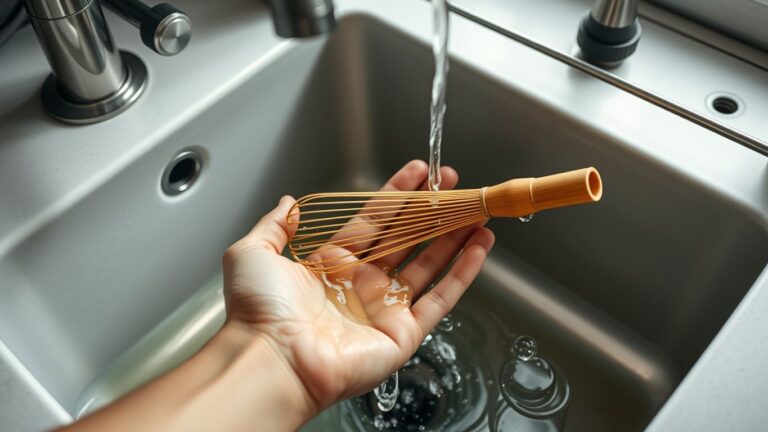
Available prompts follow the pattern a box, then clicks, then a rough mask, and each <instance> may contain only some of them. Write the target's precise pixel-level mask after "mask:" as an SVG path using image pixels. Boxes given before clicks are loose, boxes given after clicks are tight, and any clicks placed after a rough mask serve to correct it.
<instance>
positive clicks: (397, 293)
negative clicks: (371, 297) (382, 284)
mask: <svg viewBox="0 0 768 432" xmlns="http://www.w3.org/2000/svg"><path fill="white" fill-rule="evenodd" d="M410 292H411V287H410V286H408V285H407V284H405V283H404V282H403V281H402V280H401V279H400V278H397V277H396V278H393V279H392V283H390V285H389V287H387V290H386V291H385V292H384V306H387V307H389V306H392V305H395V304H398V303H399V304H404V305H407V304H408V302H409V301H410V300H409V297H408V294H410Z"/></svg>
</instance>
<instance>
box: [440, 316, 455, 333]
mask: <svg viewBox="0 0 768 432" xmlns="http://www.w3.org/2000/svg"><path fill="white" fill-rule="evenodd" d="M437 328H438V329H439V330H440V331H442V332H445V333H448V332H450V331H453V318H452V317H451V316H450V315H446V316H444V317H443V319H441V320H440V323H438V324H437Z"/></svg>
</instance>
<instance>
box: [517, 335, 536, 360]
mask: <svg viewBox="0 0 768 432" xmlns="http://www.w3.org/2000/svg"><path fill="white" fill-rule="evenodd" d="M512 352H513V353H514V354H515V355H517V358H519V359H520V360H522V361H529V360H531V359H533V358H535V357H536V355H537V354H538V353H539V345H538V343H536V339H534V338H533V337H532V336H527V335H522V336H518V337H517V338H516V339H515V341H514V342H513V343H512Z"/></svg>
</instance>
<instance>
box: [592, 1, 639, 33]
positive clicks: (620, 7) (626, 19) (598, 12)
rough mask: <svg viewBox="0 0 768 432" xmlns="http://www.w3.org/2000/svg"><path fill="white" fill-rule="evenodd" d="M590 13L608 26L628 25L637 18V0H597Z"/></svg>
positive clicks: (619, 26)
mask: <svg viewBox="0 0 768 432" xmlns="http://www.w3.org/2000/svg"><path fill="white" fill-rule="evenodd" d="M590 13H591V14H592V18H594V19H595V21H597V22H598V23H600V24H602V25H604V26H606V27H611V28H622V27H627V26H628V25H630V24H632V23H633V22H635V19H637V0H595V3H594V4H593V5H592V9H591V12H590Z"/></svg>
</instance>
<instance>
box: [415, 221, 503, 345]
mask: <svg viewBox="0 0 768 432" xmlns="http://www.w3.org/2000/svg"><path fill="white" fill-rule="evenodd" d="M476 233H477V234H476V235H477V237H474V236H475V234H473V236H472V237H470V239H473V238H474V239H473V241H474V243H473V244H472V245H471V246H468V247H466V248H465V249H464V251H463V252H462V253H461V255H460V256H459V258H458V259H457V260H456V262H455V263H454V264H453V266H452V267H451V269H450V270H449V271H448V273H447V274H446V275H445V277H443V279H442V280H441V281H440V282H439V283H438V284H437V285H436V286H435V287H434V288H432V290H430V291H428V292H426V293H425V294H424V295H422V296H421V298H420V299H419V300H418V301H417V302H416V304H414V305H413V307H412V308H411V313H412V314H413V317H414V319H415V320H416V322H417V324H418V325H419V327H420V328H421V331H422V333H423V336H426V335H427V333H429V332H430V331H432V328H434V327H435V326H436V325H437V323H438V322H440V320H441V319H442V318H443V317H444V316H445V315H446V314H447V313H448V312H450V311H451V309H453V307H454V306H455V305H456V302H458V301H459V299H460V298H461V295H462V294H464V292H465V291H466V290H467V288H468V287H469V284H470V283H472V281H473V280H474V279H475V277H476V276H477V274H478V273H479V272H480V269H481V268H482V266H483V262H484V261H485V257H486V256H487V255H488V251H489V250H490V249H491V247H492V246H493V243H494V240H495V239H494V237H493V233H492V232H491V231H490V230H489V229H487V228H479V229H477V231H476Z"/></svg>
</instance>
